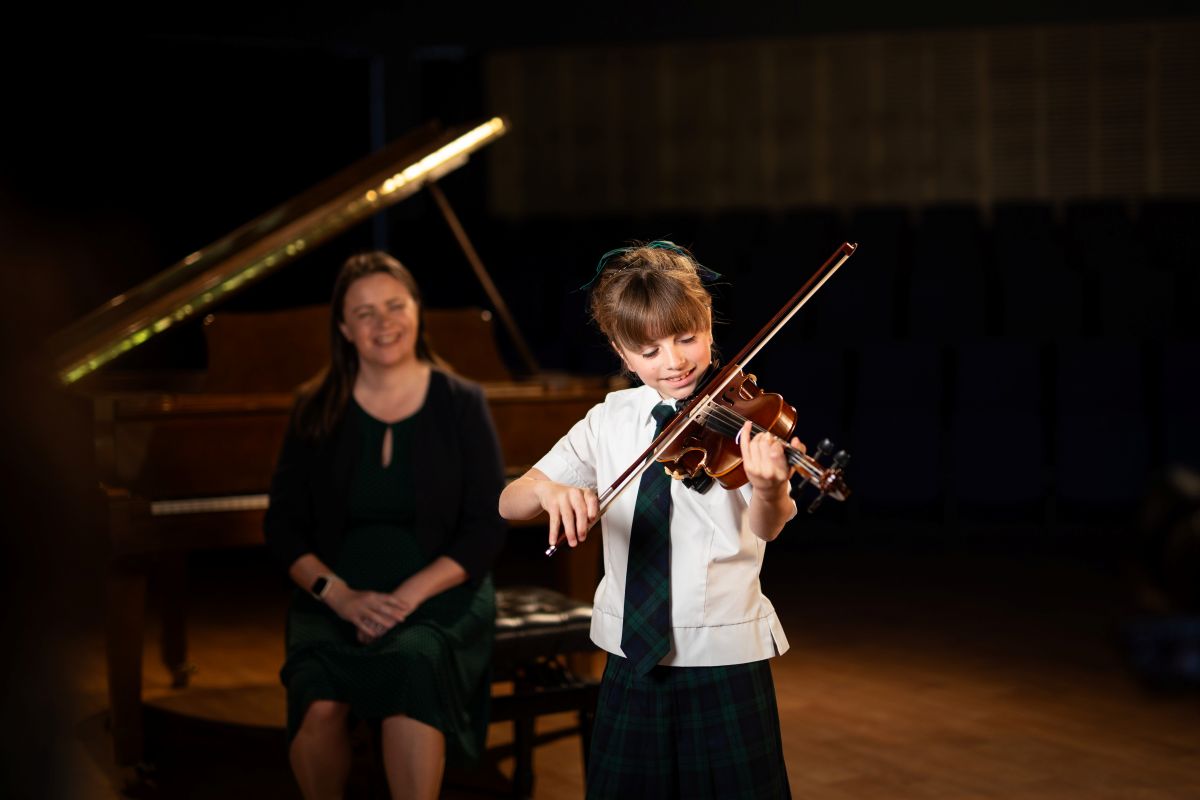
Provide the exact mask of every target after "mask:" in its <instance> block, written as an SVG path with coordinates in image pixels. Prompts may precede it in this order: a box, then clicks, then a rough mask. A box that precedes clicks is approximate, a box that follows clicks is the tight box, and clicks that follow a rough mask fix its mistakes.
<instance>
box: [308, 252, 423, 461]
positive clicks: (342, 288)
mask: <svg viewBox="0 0 1200 800" xmlns="http://www.w3.org/2000/svg"><path fill="white" fill-rule="evenodd" d="M375 273H383V274H385V275H390V276H392V277H393V278H395V279H396V280H398V281H400V283H401V284H403V285H404V288H406V289H408V292H409V294H411V295H412V298H413V301H414V302H415V303H416V304H417V358H419V359H421V360H422V361H427V362H429V363H431V364H435V365H438V366H440V365H441V363H442V362H441V359H439V358H438V357H437V356H436V355H434V353H433V350H432V349H430V347H429V343H428V341H427V340H426V338H425V309H424V305H423V303H422V301H421V290H420V289H419V288H418V287H417V281H416V279H415V278H413V275H412V273H411V272H409V271H408V269H407V268H406V267H405V266H404V265H403V264H401V263H400V262H399V261H397V260H396V259H395V258H393V257H392V256H390V255H388V254H387V253H385V252H383V251H381V250H374V251H371V252H368V253H359V254H358V255H353V256H350V258H348V259H346V263H345V264H343V265H342V269H341V271H340V272H339V273H338V276H337V280H336V281H334V284H333V297H332V298H331V300H330V308H329V365H328V366H326V367H325V368H324V369H322V370H321V372H319V373H318V374H317V375H316V376H315V377H313V379H312V380H310V381H308V383H306V384H305V385H304V386H303V387H301V389H300V397H299V400H298V401H297V407H296V426H297V429H298V431H299V433H300V435H301V436H302V437H303V438H305V439H308V440H310V441H317V440H320V439H323V438H325V437H326V436H328V435H329V434H330V433H332V431H333V429H334V428H336V427H337V425H338V422H340V421H341V419H342V415H343V414H344V413H345V412H346V406H347V405H348V404H349V402H350V395H351V393H352V392H353V391H354V382H355V380H357V379H358V350H357V349H356V348H355V347H354V343H353V342H351V341H349V340H348V339H346V337H345V336H344V335H343V334H342V329H341V325H342V323H343V322H344V321H345V315H344V310H343V307H344V306H345V304H346V292H348V291H349V290H350V286H351V284H353V283H354V282H355V281H357V280H358V279H360V278H365V277H366V276H368V275H373V274H375Z"/></svg>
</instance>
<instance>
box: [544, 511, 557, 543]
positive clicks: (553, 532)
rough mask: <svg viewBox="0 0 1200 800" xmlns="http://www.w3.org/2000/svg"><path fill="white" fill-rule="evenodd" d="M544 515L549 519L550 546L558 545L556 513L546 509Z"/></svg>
mask: <svg viewBox="0 0 1200 800" xmlns="http://www.w3.org/2000/svg"><path fill="white" fill-rule="evenodd" d="M546 513H547V514H548V515H549V517H550V546H551V547H554V545H555V544H557V543H558V511H556V510H555V509H553V508H548V509H546Z"/></svg>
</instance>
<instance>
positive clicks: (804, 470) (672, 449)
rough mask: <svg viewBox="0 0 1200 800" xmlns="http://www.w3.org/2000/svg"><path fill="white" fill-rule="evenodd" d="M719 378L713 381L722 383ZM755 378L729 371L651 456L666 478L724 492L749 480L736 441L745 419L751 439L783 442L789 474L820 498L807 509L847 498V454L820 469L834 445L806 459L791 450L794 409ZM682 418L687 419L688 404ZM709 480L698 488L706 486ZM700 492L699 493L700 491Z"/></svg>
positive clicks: (822, 446)
mask: <svg viewBox="0 0 1200 800" xmlns="http://www.w3.org/2000/svg"><path fill="white" fill-rule="evenodd" d="M722 378H723V373H718V374H717V376H716V377H715V378H714V379H713V380H717V381H722ZM757 380H758V378H757V377H756V376H755V375H746V374H745V373H743V372H742V371H741V370H740V369H737V368H736V367H735V368H733V370H732V374H731V375H730V376H729V377H728V379H727V380H723V381H722V382H723V383H724V384H725V388H724V390H722V391H721V392H720V393H718V394H716V395H712V396H708V401H709V405H708V406H707V407H706V408H704V409H702V410H700V411H699V412H698V413H697V414H696V415H695V419H696V421H695V422H692V423H689V424H688V425H687V426H685V428H684V429H683V430H682V431H681V432H680V434H679V436H678V437H676V438H675V440H674V441H673V442H672V443H671V444H670V445H669V446H667V447H664V448H663V449H662V451H661V452H659V453H658V454H657V455H656V456H655V460H656V461H658V462H660V463H662V464H663V465H664V468H665V469H666V470H667V473H668V474H669V475H670V476H671V477H672V478H674V479H676V480H682V481H685V482H694V483H696V482H697V479H698V478H700V476H701V474H702V473H703V474H704V475H707V476H709V477H710V478H713V479H715V480H716V481H717V482H718V483H720V484H721V486H723V487H724V488H726V489H736V488H738V487H739V486H743V485H745V483H746V481H747V480H748V478H747V477H746V471H745V470H744V469H743V468H742V450H741V441H740V440H739V437H740V436H741V433H742V427H743V426H744V425H745V423H746V421H747V420H749V421H750V423H751V425H750V431H751V433H752V434H754V435H758V434H760V433H769V434H771V435H772V436H774V437H775V438H777V439H779V440H781V442H782V443H783V452H784V457H785V459H786V460H787V462H788V464H789V465H790V466H791V468H792V470H793V471H795V472H796V473H797V474H799V475H800V476H801V477H802V478H803V479H804V480H805V481H806V482H807V483H810V484H812V485H813V486H815V487H817V490H818V492H819V494H818V495H817V498H816V500H814V501H813V502H812V504H811V505H810V506H809V507H808V511H809V512H810V513H811V512H813V511H816V509H817V507H818V506H819V505H820V504H821V501H822V500H823V499H824V498H825V497H826V496H829V497H832V498H833V499H835V500H845V499H846V498H847V497H849V496H850V490H849V488H847V486H846V483H845V480H844V479H843V473H844V472H845V469H846V465H847V464H848V463H849V462H850V454H849V453H847V452H846V451H845V450H840V451H838V452H837V453H836V454H835V455H834V457H833V462H832V465H831V466H828V467H827V466H825V465H823V464H821V459H822V458H823V457H825V456H827V455H829V454H830V453H831V452H832V451H833V443H832V442H830V441H829V440H828V439H823V440H822V441H821V443H820V444H819V445H817V452H816V454H815V455H814V456H810V455H809V454H808V452H807V450H806V449H805V448H803V446H802V447H800V448H797V447H793V446H792V445H790V444H789V443H788V442H790V441H791V439H792V434H793V432H794V431H795V429H796V408H795V407H794V406H791V405H788V403H787V402H786V401H785V400H784V399H783V396H782V395H779V394H775V393H772V392H764V391H763V390H762V389H760V388H759V386H758V384H757ZM695 402H697V401H695V400H689V401H688V405H687V406H685V407H684V409H683V411H682V412H681V413H683V414H687V412H688V410H689V409H690V407H691V404H692V403H695ZM707 483H708V481H699V482H698V485H699V486H702V487H706V486H707ZM701 490H703V489H701Z"/></svg>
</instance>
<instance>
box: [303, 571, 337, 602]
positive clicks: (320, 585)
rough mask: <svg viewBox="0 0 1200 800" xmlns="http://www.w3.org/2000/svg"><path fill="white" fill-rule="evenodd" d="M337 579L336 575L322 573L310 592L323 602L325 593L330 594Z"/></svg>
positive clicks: (310, 588)
mask: <svg viewBox="0 0 1200 800" xmlns="http://www.w3.org/2000/svg"><path fill="white" fill-rule="evenodd" d="M335 580H337V576H336V575H321V576H320V577H318V578H317V579H316V580H315V581H313V585H312V586H311V587H309V590H308V593H309V594H311V595H312V596H313V597H315V598H316V599H318V600H320V601H321V602H325V595H327V594H329V590H330V589H331V588H333V582H334V581H335Z"/></svg>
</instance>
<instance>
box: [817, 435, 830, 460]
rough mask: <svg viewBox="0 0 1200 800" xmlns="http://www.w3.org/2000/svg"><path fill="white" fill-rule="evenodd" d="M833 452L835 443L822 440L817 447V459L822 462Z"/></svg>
mask: <svg viewBox="0 0 1200 800" xmlns="http://www.w3.org/2000/svg"><path fill="white" fill-rule="evenodd" d="M832 452H833V442H831V441H829V440H828V439H822V440H821V441H820V443H819V444H818V445H817V453H816V457H817V459H818V460H820V459H822V458H824V457H825V456H827V455H829V454H830V453H832Z"/></svg>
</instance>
